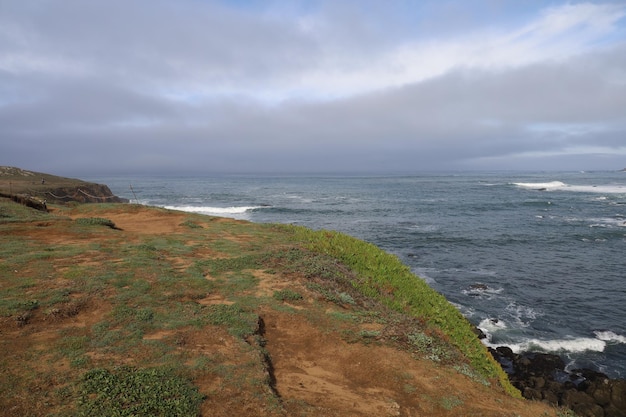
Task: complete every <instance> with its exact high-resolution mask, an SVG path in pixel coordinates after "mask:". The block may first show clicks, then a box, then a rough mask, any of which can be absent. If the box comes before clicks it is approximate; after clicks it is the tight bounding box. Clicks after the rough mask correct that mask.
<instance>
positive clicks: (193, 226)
mask: <svg viewBox="0 0 626 417" xmlns="http://www.w3.org/2000/svg"><path fill="white" fill-rule="evenodd" d="M180 225H181V226H185V227H188V228H190V229H202V226H200V225H199V224H198V223H194V222H192V221H191V220H187V221H184V222H182V223H181V224H180Z"/></svg>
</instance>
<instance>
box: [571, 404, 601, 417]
mask: <svg viewBox="0 0 626 417" xmlns="http://www.w3.org/2000/svg"><path fill="white" fill-rule="evenodd" d="M572 411H573V412H574V413H576V415H578V416H580V417H605V415H606V414H605V413H604V409H603V408H602V407H600V406H599V405H598V404H593V403H588V404H578V405H575V406H573V407H572Z"/></svg>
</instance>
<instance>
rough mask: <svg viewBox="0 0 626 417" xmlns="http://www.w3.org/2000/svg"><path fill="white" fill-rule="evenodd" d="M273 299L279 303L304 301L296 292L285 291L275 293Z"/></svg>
mask: <svg viewBox="0 0 626 417" xmlns="http://www.w3.org/2000/svg"><path fill="white" fill-rule="evenodd" d="M273 297H274V298H275V299H277V300H278V301H298V300H302V295H301V294H300V293H298V292H296V291H294V290H290V289H288V288H287V289H284V290H279V291H274V295H273Z"/></svg>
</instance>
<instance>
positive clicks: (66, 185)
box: [0, 166, 127, 206]
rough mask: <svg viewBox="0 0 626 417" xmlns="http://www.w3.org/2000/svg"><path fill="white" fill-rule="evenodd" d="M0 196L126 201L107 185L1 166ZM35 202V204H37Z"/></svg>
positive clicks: (79, 200)
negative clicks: (114, 193)
mask: <svg viewBox="0 0 626 417" xmlns="http://www.w3.org/2000/svg"><path fill="white" fill-rule="evenodd" d="M0 196H4V197H12V196H13V197H19V200H18V199H16V200H17V201H20V202H25V201H29V200H31V201H33V202H35V203H36V202H44V201H45V202H47V203H67V202H70V201H77V202H81V203H123V202H127V200H125V199H123V198H119V197H117V196H115V195H113V193H112V192H111V190H110V189H109V187H108V186H106V185H103V184H94V183H91V182H87V181H82V180H79V179H74V178H65V177H59V176H56V175H50V174H44V173H41V172H34V171H28V170H24V169H21V168H15V167H8V166H0ZM35 205H36V204H34V205H33V206H35Z"/></svg>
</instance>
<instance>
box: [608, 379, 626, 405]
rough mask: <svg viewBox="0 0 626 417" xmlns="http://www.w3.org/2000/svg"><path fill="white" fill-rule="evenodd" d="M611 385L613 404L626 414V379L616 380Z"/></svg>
mask: <svg viewBox="0 0 626 417" xmlns="http://www.w3.org/2000/svg"><path fill="white" fill-rule="evenodd" d="M609 384H610V385H611V404H613V405H614V406H615V407H617V409H619V410H622V411H623V412H626V379H615V380H612V381H610V382H609Z"/></svg>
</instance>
